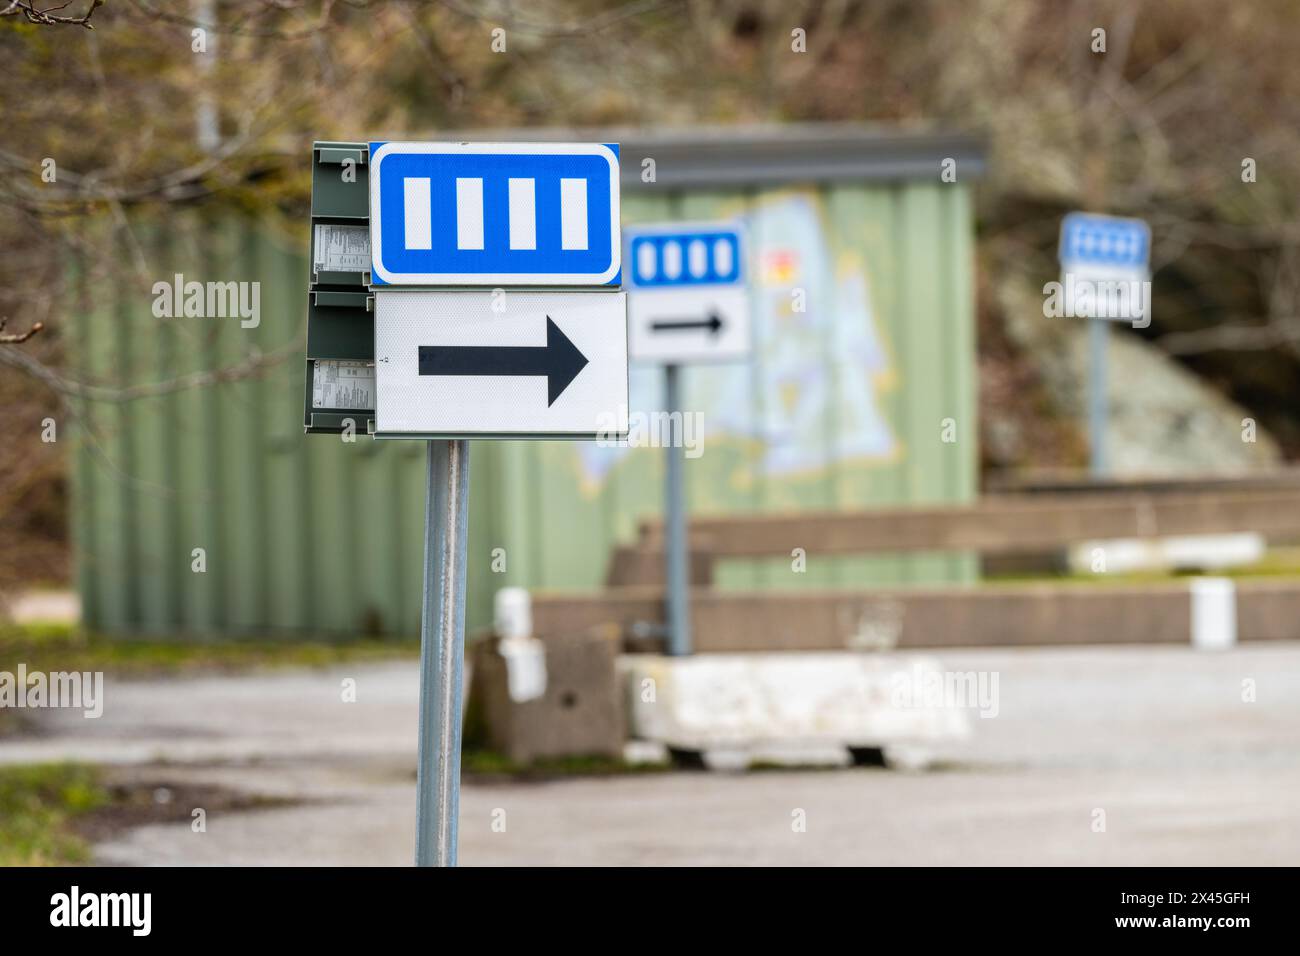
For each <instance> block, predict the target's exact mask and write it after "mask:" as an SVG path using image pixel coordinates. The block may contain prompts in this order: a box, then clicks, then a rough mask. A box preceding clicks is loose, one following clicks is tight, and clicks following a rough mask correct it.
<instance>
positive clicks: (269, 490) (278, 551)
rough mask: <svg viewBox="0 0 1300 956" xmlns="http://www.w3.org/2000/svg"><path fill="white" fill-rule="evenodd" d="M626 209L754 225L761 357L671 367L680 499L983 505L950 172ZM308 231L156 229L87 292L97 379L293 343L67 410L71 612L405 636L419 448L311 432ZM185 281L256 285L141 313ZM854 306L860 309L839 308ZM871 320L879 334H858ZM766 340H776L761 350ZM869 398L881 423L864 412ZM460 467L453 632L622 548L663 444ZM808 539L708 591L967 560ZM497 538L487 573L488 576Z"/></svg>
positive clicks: (929, 578)
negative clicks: (214, 373)
mask: <svg viewBox="0 0 1300 956" xmlns="http://www.w3.org/2000/svg"><path fill="white" fill-rule="evenodd" d="M623 209H624V212H623V218H624V221H625V222H626V223H637V222H658V221H664V220H671V219H718V218H727V217H731V216H734V215H742V214H743V215H748V216H751V217H752V223H753V225H752V227H751V253H752V255H751V259H752V261H751V263H750V275H751V276H752V277H753V278H754V280H755V281H753V282H752V283H751V290H752V291H751V294H752V295H753V296H754V301H755V308H756V314H758V315H760V316H761V317H760V318H759V320H758V324H757V327H756V328H757V337H758V339H759V354H758V356H757V358H756V361H755V362H754V363H753V364H752V365H748V366H739V367H728V368H719V367H693V368H689V369H687V370H686V372H685V388H686V405H687V407H688V408H691V409H695V408H699V409H701V410H702V411H703V412H704V425H705V444H704V454H703V455H702V456H701V457H699V458H697V459H694V460H690V461H688V463H687V470H686V474H687V480H688V486H689V494H690V501H691V508H692V512H693V513H697V514H706V513H719V512H751V511H773V510H781V509H798V508H816V509H825V508H844V509H853V508H857V507H862V506H867V505H878V504H885V503H903V502H943V501H964V500H969V499H971V498H972V497H973V496H974V494H975V486H976V476H975V463H976V427H975V349H974V304H973V281H972V274H971V268H972V238H973V236H972V230H973V224H972V219H971V209H970V195H969V191H968V188H967V187H966V186H965V185H964V184H963V185H955V184H942V183H939V182H937V181H935V182H919V181H918V182H910V181H909V182H896V183H879V184H878V183H866V184H861V185H857V184H834V185H822V186H810V187H807V188H801V189H781V190H762V191H753V190H751V191H745V192H729V193H714V192H707V193H706V192H689V193H678V194H673V195H669V196H666V197H663V198H648V197H647V196H646V194H645V193H644V192H640V193H636V194H629V195H626V196H625V198H624V207H623ZM304 221H305V220H304ZM306 233H307V229H306V226H305V225H303V224H301V223H289V224H284V223H280V224H274V225H265V224H263V225H260V226H259V227H256V228H254V227H252V226H249V225H243V224H240V223H237V222H233V221H230V220H222V221H219V222H207V223H200V222H193V223H191V222H187V223H185V224H183V225H182V224H178V223H177V222H175V221H173V222H169V223H168V224H167V226H166V227H165V228H162V229H159V230H155V231H154V233H152V234H151V235H150V234H148V233H142V235H144V236H146V238H145V240H144V243H145V247H146V248H145V249H144V252H145V255H146V258H147V259H148V269H149V272H150V276H149V278H148V279H143V278H142V279H135V278H123V279H122V280H119V281H118V283H117V284H116V285H115V286H114V287H111V288H103V287H95V288H89V287H88V286H90V285H92V284H93V282H92V280H89V279H87V280H84V281H83V283H82V285H83V302H82V304H81V307H80V308H79V309H78V317H79V318H78V322H77V334H78V338H79V344H78V347H77V348H76V349H75V354H76V355H78V356H79V357H80V359H81V361H82V362H83V365H82V369H81V371H82V372H83V373H84V374H86V375H88V376H91V377H93V378H95V379H96V380H98V381H101V382H103V383H104V384H106V385H116V386H127V385H132V384H139V383H146V382H157V381H164V380H169V379H174V378H176V377H178V376H185V375H188V374H190V373H196V372H201V371H203V370H205V369H217V368H223V367H228V366H230V365H231V364H232V363H238V362H240V361H241V360H242V359H243V358H244V357H245V354H246V353H245V350H246V349H247V348H249V347H250V346H252V347H255V348H257V349H260V350H261V352H262V353H264V354H270V353H275V352H276V350H277V349H282V348H286V347H287V348H288V349H289V350H290V352H291V354H290V355H289V358H288V360H286V361H284V362H281V363H279V364H278V365H275V366H273V367H272V368H271V370H270V371H269V372H268V373H266V374H264V375H263V376H261V377H250V378H243V379H239V380H236V381H227V382H222V383H220V384H217V385H215V386H212V387H205V388H191V389H183V390H178V391H174V392H170V393H167V394H163V395H159V396H151V397H145V398H138V399H135V400H133V401H129V402H103V401H98V402H83V403H82V404H81V405H80V407H79V408H78V410H77V417H78V423H79V425H80V426H81V427H79V428H78V430H77V432H78V438H79V440H78V451H77V454H76V458H75V468H74V479H75V533H76V541H77V554H78V568H79V577H80V588H81V592H82V596H83V601H84V607H85V619H86V621H87V623H88V625H89V626H90V627H92V628H94V629H96V630H101V631H108V632H120V633H155V634H176V635H210V634H217V633H245V634H270V633H275V632H310V633H319V634H342V635H346V634H356V633H358V632H359V631H360V632H367V633H397V634H405V635H413V634H415V633H416V632H417V631H418V623H419V601H420V565H421V550H420V549H421V534H420V532H421V523H422V521H423V495H422V491H423V480H424V473H423V469H424V446H423V443H421V442H414V441H412V442H399V441H392V442H375V441H373V440H371V439H369V438H367V437H364V436H362V437H359V438H357V440H356V441H355V443H352V444H348V443H344V442H343V441H342V440H340V438H338V437H335V436H326V435H313V436H304V435H303V434H302V427H301V421H302V395H303V392H302V362H301V356H302V349H301V341H302V333H303V324H302V322H303V315H304V310H305V305H304V303H305V295H306V291H305V290H306V287H307V263H306V258H305V256H306V249H305V245H306V243H305V240H306ZM200 236H202V237H203V241H201V242H200ZM177 272H179V273H182V274H183V275H184V276H185V279H186V280H198V281H209V280H212V281H230V280H236V281H259V282H260V283H261V322H260V325H259V326H258V327H257V328H256V329H242V328H241V327H240V324H239V321H238V319H237V318H227V319H211V318H208V319H197V318H181V319H159V318H155V317H154V316H153V314H152V311H151V305H152V302H153V295H152V293H151V291H150V285H151V283H152V281H155V280H156V279H160V278H165V279H168V280H170V278H171V277H172V276H173V274H174V273H177ZM846 276H847V277H848V279H847V280H846V279H845V277H846ZM792 286H793V287H798V288H801V289H803V290H804V291H805V295H806V301H807V311H806V312H803V313H798V312H791V313H790V314H785V313H784V312H783V311H782V309H783V305H782V304H783V303H784V302H785V301H787V300H788V299H789V297H790V292H791V287H792ZM858 289H860V290H861V291H860V293H859V292H855V291H853V290H858ZM846 290H848V291H846ZM850 295H851V296H852V298H853V304H852V306H851V307H850V305H848V304H847V303H846V301H842V300H845V299H846V298H848V297H849V296H850ZM765 303H766V304H768V305H769V306H770V308H769V309H768V311H766V312H765V311H764V308H763V306H764V304H765ZM866 323H870V324H871V326H872V330H871V331H872V332H873V335H870V336H866V339H865V340H864V338H863V333H864V331H865V330H864V328H862V326H863V325H864V324H866ZM791 336H793V337H791ZM787 338H788V342H787ZM866 340H874V342H875V343H876V345H878V347H879V354H878V355H876V356H875V357H874V358H869V359H864V358H863V356H862V354H861V348H862V343H863V341H866ZM764 342H767V343H769V345H770V344H771V343H773V342H780V343H783V344H782V345H781V346H780V348H778V349H777V350H775V351H773V350H771V349H767V350H765V349H764V348H763V343H764ZM792 350H793V351H798V352H800V354H801V355H802V358H801V359H800V361H802V362H803V363H804V364H803V366H801V367H802V368H803V371H802V372H798V375H795V376H794V379H793V380H792V379H790V378H789V374H788V370H783V368H784V365H785V364H786V363H787V355H788V353H789V352H790V351H792ZM778 366H781V368H778ZM796 371H798V370H797V369H796ZM783 375H786V376H787V378H781V376H783ZM799 375H802V376H803V377H802V378H799ZM658 378H659V373H658V370H656V369H653V368H644V369H642V368H634V370H633V373H632V391H633V408H634V409H635V408H638V407H641V406H640V405H639V404H638V400H637V396H641V401H643V402H654V401H655V396H657V395H658V394H659V391H658V389H659V382H658ZM810 390H811V391H810ZM810 395H812V396H813V398H812V399H809V398H808V396H810ZM863 395H865V396H867V399H866V401H865V403H864V401H863V399H862V396H863ZM647 396H649V397H648V398H647ZM851 397H852V401H850V398H851ZM854 401H856V402H857V404H856V406H854V405H853V402H854ZM791 407H792V408H795V409H796V410H798V413H797V414H795V415H794V417H790V416H786V419H785V420H786V423H787V426H788V427H787V432H786V433H785V434H784V435H776V436H775V437H773V436H772V435H771V434H767V433H765V432H764V428H765V427H766V426H767V425H770V424H771V423H772V422H773V421H775V420H777V419H778V418H781V416H782V415H783V414H784V410H788V408H791ZM873 409H874V410H875V411H876V412H879V414H880V415H881V416H882V420H883V425H884V428H883V430H882V429H881V428H876V429H874V431H873V430H871V429H863V428H860V427H858V425H857V424H856V423H858V422H859V421H860V420H861V419H862V416H863V414H866V413H869V412H871V411H872V410H873ZM719 418H720V419H722V420H723V421H722V425H721V427H720V428H718V429H716V430H715V429H714V428H713V427H712V424H711V422H712V421H716V420H718V419H719ZM945 418H952V419H953V420H954V422H955V427H956V433H957V440H956V441H955V442H944V441H942V440H941V432H942V428H943V424H942V423H943V420H944V419H945ZM783 427H785V426H783ZM882 433H887V434H888V436H889V438H890V447H889V448H887V449H880V448H875V449H874V450H872V449H870V448H867V449H865V450H864V447H863V446H862V444H861V443H862V441H863V440H865V439H866V438H869V437H870V435H872V434H874V435H875V436H876V438H879V437H880V435H881V434H882ZM783 445H788V446H789V447H788V448H783V447H782V446H783ZM774 462H776V464H773V463H774ZM470 472H471V487H472V492H471V501H470V528H471V536H470V555H469V575H470V580H469V587H470V595H469V612H468V616H469V621H470V624H471V626H476V625H481V624H484V623H486V622H487V621H488V620H489V619H490V608H491V596H492V593H493V592H494V591H495V590H496V589H497V588H499V587H502V586H504V585H507V584H512V585H524V586H528V587H534V588H592V587H596V586H598V585H599V584H600V582H601V580H602V579H603V576H604V573H605V566H606V557H607V553H608V550H609V548H610V546H611V544H612V543H613V542H615V541H620V540H621V541H626V540H629V539H630V538H631V537H632V536H633V534H634V532H635V528H636V524H637V522H638V521H639V520H640V519H642V518H644V517H647V516H649V515H652V514H655V513H657V512H658V510H659V507H660V502H661V498H662V452H661V451H660V450H659V449H656V448H636V449H629V450H626V451H623V452H618V451H613V450H609V449H604V450H595V449H593V448H591V447H588V448H586V449H582V448H580V447H578V445H577V444H576V443H571V442H489V441H480V442H475V443H474V444H473V445H472V452H471V468H470ZM805 547H806V550H807V553H808V571H807V573H805V574H792V573H791V568H790V559H789V558H780V559H775V560H773V561H762V562H736V563H735V564H733V565H729V566H727V567H726V568H724V569H723V572H722V583H723V586H741V587H796V586H819V585H821V586H825V585H841V586H842V585H853V584H864V585H869V584H896V583H909V582H933V581H941V580H948V581H951V580H968V579H970V578H972V577H973V576H974V573H975V565H974V561H973V559H972V558H970V557H968V556H938V555H936V556H925V555H922V556H909V557H897V558H896V557H872V558H865V557H864V558H853V559H826V560H818V558H817V554H816V550H817V542H816V541H809V542H807V544H806V546H805ZM195 548H203V549H204V550H205V556H206V571H203V572H201V573H200V572H196V571H195V570H193V564H194V560H195V559H194V557H193V550H194V549H195ZM498 548H500V549H504V559H505V566H506V570H505V571H504V573H495V572H494V571H493V555H494V549H498Z"/></svg>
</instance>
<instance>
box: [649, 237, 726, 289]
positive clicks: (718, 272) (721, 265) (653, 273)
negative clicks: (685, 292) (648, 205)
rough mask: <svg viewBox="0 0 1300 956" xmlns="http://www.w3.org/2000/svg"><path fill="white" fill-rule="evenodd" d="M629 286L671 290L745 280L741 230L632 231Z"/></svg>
mask: <svg viewBox="0 0 1300 956" xmlns="http://www.w3.org/2000/svg"><path fill="white" fill-rule="evenodd" d="M629 235H630V237H631V238H630V239H629V241H628V263H627V266H628V286H629V287H630V288H631V289H633V290H636V289H660V288H663V289H668V288H680V287H688V286H699V285H734V284H737V283H740V282H743V281H744V276H743V270H744V257H743V256H742V254H741V250H742V248H743V246H742V245H741V238H740V231H739V229H738V228H736V227H734V226H716V227H709V228H706V229H700V228H698V227H697V228H690V229H682V230H671V229H665V228H663V227H656V228H654V229H646V230H640V231H638V230H629Z"/></svg>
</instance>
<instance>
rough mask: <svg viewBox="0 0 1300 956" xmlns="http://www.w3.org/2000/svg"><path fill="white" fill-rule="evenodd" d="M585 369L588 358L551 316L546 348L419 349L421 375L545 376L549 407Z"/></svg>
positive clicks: (547, 321) (444, 347) (436, 346)
mask: <svg viewBox="0 0 1300 956" xmlns="http://www.w3.org/2000/svg"><path fill="white" fill-rule="evenodd" d="M586 366H587V356H585V355H583V354H582V353H581V352H579V351H578V348H577V346H575V345H574V344H573V343H572V342H570V341H569V338H568V336H566V335H565V334H564V333H563V332H561V331H560V328H559V326H557V325H556V324H555V323H554V322H552V321H551V317H550V316H549V315H548V316H547V317H546V344H545V345H526V346H518V345H421V346H420V374H421V375H545V376H546V406H547V407H548V408H549V407H550V406H552V405H554V404H555V400H556V399H557V398H559V397H560V393H561V392H563V391H564V390H565V389H566V388H568V387H569V383H570V382H572V381H573V380H574V379H575V378H577V376H578V373H579V372H581V371H582V370H583V369H584V368H586Z"/></svg>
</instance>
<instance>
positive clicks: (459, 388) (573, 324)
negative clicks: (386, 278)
mask: <svg viewBox="0 0 1300 956" xmlns="http://www.w3.org/2000/svg"><path fill="white" fill-rule="evenodd" d="M626 308H627V300H626V297H625V296H624V295H623V293H621V292H568V293H564V292H507V293H493V292H488V291H483V292H377V293H376V294H375V390H376V405H375V410H376V422H375V435H376V437H378V438H385V437H412V436H425V437H428V436H440V437H450V436H456V437H475V438H510V437H554V438H594V437H597V435H601V436H606V437H612V436H611V435H610V423H611V422H618V421H621V420H622V418H623V417H624V416H623V415H622V414H621V413H622V411H623V410H624V409H626V407H627V337H626Z"/></svg>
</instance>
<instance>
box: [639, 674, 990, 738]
mask: <svg viewBox="0 0 1300 956" xmlns="http://www.w3.org/2000/svg"><path fill="white" fill-rule="evenodd" d="M619 668H620V670H621V672H622V676H623V685H624V692H625V694H626V698H627V712H628V728H629V733H630V734H631V736H632V737H635V738H641V739H645V740H654V741H661V742H663V743H664V744H666V745H667V746H669V747H671V748H674V749H679V750H690V751H700V752H709V753H713V754H725V753H735V752H740V753H742V754H751V755H754V756H755V757H756V758H758V757H762V756H763V755H765V754H773V755H776V754H781V755H784V760H783V762H789V761H790V759H791V758H792V757H793V756H796V755H798V754H799V753H805V754H808V755H810V757H812V758H814V759H813V762H825V760H824V759H822V758H823V757H824V756H825V754H826V753H827V752H828V750H829V751H830V752H836V753H839V754H840V755H841V756H843V755H844V752H845V751H846V750H847V749H849V748H852V749H854V750H865V749H870V748H880V749H882V750H884V749H886V748H905V747H912V748H913V749H914V750H915V748H918V747H924V746H925V745H927V744H930V745H933V744H935V743H937V742H939V741H948V740H952V739H954V738H961V737H964V736H966V735H967V734H968V733H969V732H970V721H969V716H968V709H967V708H966V707H964V706H954V702H953V701H951V700H947V701H945V700H944V699H941V698H940V697H936V696H935V695H933V694H929V693H927V692H925V688H926V687H939V688H941V687H942V686H943V683H944V678H945V675H944V672H942V671H941V669H940V666H939V664H938V663H937V662H936V661H935V660H934V659H933V658H928V657H918V656H914V655H894V654H853V653H813V654H700V655H695V656H693V657H683V658H673V657H661V656H654V655H625V656H624V657H622V658H620V660H619ZM918 688H919V689H920V690H918ZM995 691H996V687H995ZM708 762H709V761H707V760H706V763H708Z"/></svg>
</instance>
